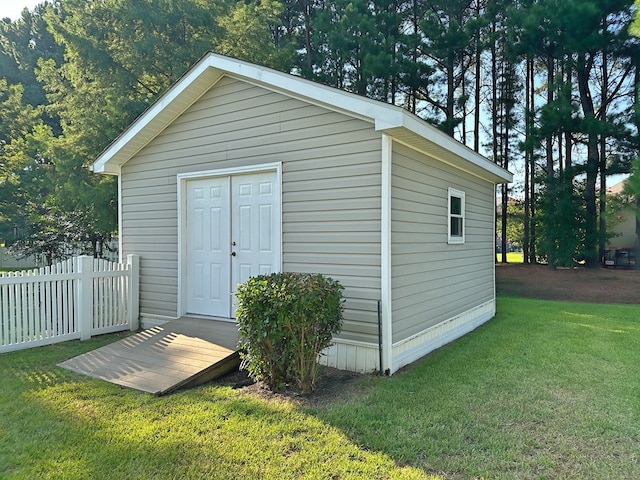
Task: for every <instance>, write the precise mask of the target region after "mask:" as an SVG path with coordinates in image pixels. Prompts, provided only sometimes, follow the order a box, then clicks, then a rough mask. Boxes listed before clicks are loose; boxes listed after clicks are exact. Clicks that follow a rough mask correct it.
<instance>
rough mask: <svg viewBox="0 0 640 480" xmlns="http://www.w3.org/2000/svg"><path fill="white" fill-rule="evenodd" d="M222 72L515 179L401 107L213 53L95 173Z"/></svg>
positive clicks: (117, 161)
mask: <svg viewBox="0 0 640 480" xmlns="http://www.w3.org/2000/svg"><path fill="white" fill-rule="evenodd" d="M224 75H226V76H230V77H232V78H236V79H238V80H242V81H246V82H249V83H251V84H254V85H258V86H260V87H263V88H266V89H268V90H272V91H275V92H279V93H283V94H285V95H287V96H290V97H294V98H298V99H300V100H303V101H305V102H308V103H312V104H315V105H318V106H322V107H325V108H328V109H330V110H334V111H338V112H342V113H344V114H346V115H350V116H353V117H357V118H361V119H363V120H367V121H370V122H372V123H373V124H374V128H375V129H376V131H379V132H381V133H386V134H388V135H390V136H391V137H393V138H394V139H395V140H397V141H399V142H402V143H404V144H406V145H408V146H410V147H413V148H416V149H418V150H420V151H423V152H425V153H427V154H429V155H431V156H433V157H434V158H437V159H439V160H440V161H442V162H445V163H448V164H451V165H454V166H456V167H458V168H460V169H462V170H465V171H468V172H469V173H472V174H474V175H477V176H479V177H481V178H485V179H487V180H490V181H493V182H496V183H504V182H510V181H512V180H513V175H512V174H511V173H510V172H508V171H506V170H504V169H503V168H501V167H499V166H498V165H496V164H494V163H493V162H491V161H489V160H488V159H486V158H485V157H483V156H482V155H480V154H478V153H476V152H474V151H473V150H471V149H470V148H468V147H466V146H464V145H463V144H461V143H460V142H458V141H456V140H454V139H453V138H451V137H449V136H448V135H446V134H444V133H443V132H441V131H440V130H438V129H437V128H435V127H433V126H432V125H430V124H428V123H427V122H425V121H423V120H421V119H420V118H418V117H417V116H415V115H413V114H411V113H409V112H408V111H406V110H405V109H403V108H401V107H397V106H394V105H390V104H387V103H383V102H379V101H376V100H371V99H368V98H365V97H361V96H359V95H355V94H352V93H349V92H344V91H341V90H338V89H335V88H331V87H327V86H324V85H320V84H318V83H315V82H312V81H310V80H306V79H303V78H300V77H297V76H295V75H290V74H287V73H282V72H278V71H275V70H271V69H269V68H265V67H260V66H257V65H254V64H251V63H247V62H243V61H241V60H236V59H233V58H230V57H225V56H222V55H218V54H215V53H209V54H207V55H205V56H204V57H203V58H202V59H201V60H200V61H199V62H197V63H196V64H195V65H194V66H193V67H192V68H191V69H190V70H189V71H188V72H187V73H185V75H183V76H182V78H180V80H178V81H177V82H176V83H175V84H174V85H173V86H172V87H170V88H169V89H168V90H167V91H166V92H165V93H164V94H163V95H162V96H161V97H160V98H159V99H158V100H157V101H156V102H155V103H154V104H153V105H152V106H151V107H150V108H149V109H148V110H146V111H145V112H143V113H142V115H140V116H139V117H138V118H137V119H136V120H135V121H134V122H133V123H132V124H131V125H130V126H129V127H128V128H127V129H126V130H124V132H122V133H121V134H120V136H119V137H117V138H116V139H115V140H114V141H113V143H111V145H109V146H108V147H107V148H106V149H105V150H104V151H103V152H102V153H101V154H100V156H99V157H98V158H97V159H96V160H95V162H94V163H93V166H92V168H93V171H94V172H98V173H110V174H116V175H117V174H119V173H120V168H121V167H122V165H124V164H125V163H126V162H127V161H128V160H129V159H131V158H132V157H133V156H134V155H135V154H136V153H138V152H139V151H140V150H141V149H142V148H144V147H145V146H146V145H147V144H148V143H149V142H150V141H151V140H153V139H154V138H155V137H156V136H157V135H159V134H160V133H161V132H162V131H163V130H164V129H165V128H166V127H167V126H168V125H170V124H171V123H172V122H173V121H174V120H175V119H176V118H177V117H178V116H180V115H181V114H182V113H183V112H184V111H185V110H187V109H188V108H189V107H190V106H191V105H193V104H194V103H195V102H196V101H197V100H198V99H199V98H200V97H201V96H202V95H204V94H205V93H206V92H207V91H208V90H209V89H210V88H211V87H212V86H213V85H214V84H215V83H216V82H217V81H218V80H219V79H220V78H222V76H224Z"/></svg>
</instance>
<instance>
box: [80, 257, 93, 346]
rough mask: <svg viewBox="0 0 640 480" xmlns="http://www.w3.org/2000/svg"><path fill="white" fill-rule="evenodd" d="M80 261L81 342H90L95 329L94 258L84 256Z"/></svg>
mask: <svg viewBox="0 0 640 480" xmlns="http://www.w3.org/2000/svg"><path fill="white" fill-rule="evenodd" d="M76 258H77V261H78V265H77V270H78V273H79V274H80V276H79V277H78V325H77V328H78V331H79V332H80V340H89V339H90V338H91V330H92V328H93V257H90V256H88V255H82V256H81V257H76Z"/></svg>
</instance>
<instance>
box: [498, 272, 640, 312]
mask: <svg viewBox="0 0 640 480" xmlns="http://www.w3.org/2000/svg"><path fill="white" fill-rule="evenodd" d="M496 289H497V292H498V294H499V295H511V296H519V297H527V298H537V299H541V300H562V301H569V302H589V303H621V304H640V271H636V270H623V269H613V268H596V269H588V268H583V267H576V268H558V269H556V270H551V269H549V268H547V266H546V265H523V264H498V265H496Z"/></svg>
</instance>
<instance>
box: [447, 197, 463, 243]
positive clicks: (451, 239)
mask: <svg viewBox="0 0 640 480" xmlns="http://www.w3.org/2000/svg"><path fill="white" fill-rule="evenodd" d="M453 197H455V198H459V199H460V204H461V205H460V214H454V213H453V212H452V211H451V199H452V198H453ZM453 218H460V219H461V220H462V235H451V220H452V219H453ZM466 228H467V219H466V212H465V193H464V192H463V191H461V190H456V189H455V188H449V190H448V195H447V243H449V244H450V245H460V244H463V243H464V240H465V229H466Z"/></svg>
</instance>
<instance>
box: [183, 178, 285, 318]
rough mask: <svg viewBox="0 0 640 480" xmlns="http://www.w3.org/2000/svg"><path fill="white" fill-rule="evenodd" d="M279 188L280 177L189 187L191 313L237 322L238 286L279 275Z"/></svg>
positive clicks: (199, 183)
mask: <svg viewBox="0 0 640 480" xmlns="http://www.w3.org/2000/svg"><path fill="white" fill-rule="evenodd" d="M278 188H279V185H278V183H277V174H276V172H260V173H250V174H238V175H231V176H224V177H211V178H203V179H193V180H189V181H188V182H187V189H186V190H187V192H186V193H187V206H186V242H187V245H186V283H187V284H186V309H187V313H191V314H200V315H208V316H215V317H223V318H234V317H235V310H236V308H237V305H236V297H235V290H236V286H237V285H238V284H239V283H242V282H244V281H246V280H247V279H249V277H252V276H255V275H259V274H267V273H272V272H276V271H278V270H279V268H280V265H279V258H280V244H279V243H280V225H279V222H280V212H279V207H280V205H279V198H280V196H279V191H278Z"/></svg>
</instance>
